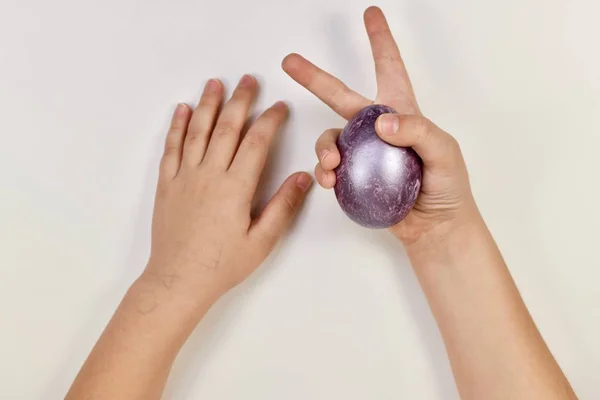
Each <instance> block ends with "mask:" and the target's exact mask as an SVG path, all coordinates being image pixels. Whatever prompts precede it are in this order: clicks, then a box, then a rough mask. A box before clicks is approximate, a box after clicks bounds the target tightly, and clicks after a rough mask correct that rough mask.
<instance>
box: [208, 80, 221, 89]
mask: <svg viewBox="0 0 600 400" xmlns="http://www.w3.org/2000/svg"><path fill="white" fill-rule="evenodd" d="M217 90H219V82H217V81H216V79H210V80H209V81H208V82H206V91H207V92H216V91H217Z"/></svg>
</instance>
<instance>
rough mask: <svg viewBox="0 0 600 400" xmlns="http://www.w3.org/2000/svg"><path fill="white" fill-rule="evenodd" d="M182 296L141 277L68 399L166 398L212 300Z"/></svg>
mask: <svg viewBox="0 0 600 400" xmlns="http://www.w3.org/2000/svg"><path fill="white" fill-rule="evenodd" d="M181 298H182V297H180V296H178V295H174V294H173V293H172V292H171V291H170V290H169V288H167V287H166V286H164V285H163V284H162V283H161V282H160V281H157V280H152V279H147V278H146V277H143V278H140V279H138V280H137V281H136V282H135V283H134V284H133V285H132V286H131V288H130V289H129V290H128V292H127V294H126V295H125V297H124V298H123V300H122V302H121V304H120V306H119V308H118V309H117V311H116V312H115V315H114V316H113V318H112V319H111V321H110V322H109V324H108V325H107V327H106V329H105V330H104V332H103V334H102V336H101V337H100V339H99V340H98V343H97V344H96V346H95V347H94V350H93V351H92V353H91V354H90V356H89V358H88V359H87V361H86V362H85V364H84V366H83V368H82V370H81V372H80V373H79V375H78V376H77V378H76V379H75V382H74V383H73V386H72V387H71V390H70V391H69V393H68V395H67V397H66V399H67V400H75V399H88V398H94V399H95V400H96V399H110V400H119V399H128V400H131V399H144V400H151V399H160V397H161V395H162V392H163V390H164V386H165V383H166V380H167V376H168V374H169V371H170V369H171V366H172V364H173V361H174V360H175V357H176V356H177V353H178V352H179V349H180V348H181V346H182V345H183V344H184V342H185V341H186V339H187V337H188V336H189V334H190V333H191V331H192V330H193V329H194V327H195V325H196V323H197V321H199V320H200V318H201V317H202V315H203V314H204V313H205V312H206V311H207V310H208V308H209V307H210V304H211V302H210V301H208V299H207V301H206V302H205V303H204V304H201V305H194V306H192V305H189V304H185V303H184V302H183V301H182V300H181Z"/></svg>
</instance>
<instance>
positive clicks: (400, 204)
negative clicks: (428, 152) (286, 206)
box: [334, 104, 423, 229]
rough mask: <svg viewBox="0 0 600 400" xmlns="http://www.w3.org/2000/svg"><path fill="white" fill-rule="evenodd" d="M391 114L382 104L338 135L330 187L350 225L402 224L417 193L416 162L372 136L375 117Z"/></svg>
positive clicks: (419, 175) (365, 110)
mask: <svg viewBox="0 0 600 400" xmlns="http://www.w3.org/2000/svg"><path fill="white" fill-rule="evenodd" d="M386 113H396V111H394V109H392V108H390V107H387V106H384V105H379V104H375V105H371V106H368V107H365V108H363V109H362V110H361V111H359V112H358V113H357V114H356V115H355V116H354V117H353V118H352V119H351V120H350V121H348V124H347V125H346V127H345V128H344V129H343V131H342V133H341V134H340V136H339V137H338V140H337V146H338V149H339V151H340V155H341V161H340V165H339V166H338V167H337V168H336V169H335V174H336V184H335V187H334V190H335V195H336V198H337V200H338V203H339V205H340V207H341V208H342V210H343V211H344V213H346V215H347V216H348V217H349V218H350V219H352V220H353V221H354V222H356V223H358V224H359V225H362V226H364V227H366V228H372V229H383V228H388V227H391V226H393V225H396V224H397V223H399V222H400V221H402V220H403V219H404V218H406V216H407V215H408V213H409V212H410V210H411V209H412V208H413V206H414V205H415V202H416V201H417V197H418V195H419V192H420V190H421V181H422V175H423V173H422V165H423V163H422V161H421V158H420V157H419V156H418V155H417V153H416V152H415V151H414V150H413V149H412V148H409V147H396V146H392V145H391V144H388V143H386V142H384V141H383V140H382V139H381V138H380V137H379V136H377V133H376V132H375V121H376V120H377V118H378V117H379V116H380V115H381V114H386Z"/></svg>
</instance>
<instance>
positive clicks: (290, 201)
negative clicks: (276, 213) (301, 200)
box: [282, 194, 298, 214]
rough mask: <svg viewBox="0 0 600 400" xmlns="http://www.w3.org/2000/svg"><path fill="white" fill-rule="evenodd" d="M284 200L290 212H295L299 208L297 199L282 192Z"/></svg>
mask: <svg viewBox="0 0 600 400" xmlns="http://www.w3.org/2000/svg"><path fill="white" fill-rule="evenodd" d="M282 197H283V202H284V204H285V205H286V210H287V212H288V214H295V213H296V211H297V210H298V204H297V201H296V199H295V198H294V197H293V196H292V195H290V194H282Z"/></svg>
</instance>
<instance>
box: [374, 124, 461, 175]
mask: <svg viewBox="0 0 600 400" xmlns="http://www.w3.org/2000/svg"><path fill="white" fill-rule="evenodd" d="M375 130H376V131H377V134H378V135H379V137H380V138H381V139H382V140H384V141H385V142H387V143H389V144H391V145H393V146H399V147H412V148H413V149H414V150H415V151H416V152H417V154H418V155H419V156H420V157H421V158H422V159H423V162H424V163H425V165H427V166H429V167H448V166H451V165H452V164H453V163H454V162H455V161H456V160H457V156H460V149H459V146H458V142H457V141H456V139H454V138H453V137H452V136H450V135H449V134H448V133H446V132H444V131H443V130H441V129H440V128H438V127H437V126H436V125H435V124H434V123H433V122H431V121H430V120H428V119H427V118H425V117H422V116H419V115H399V114H382V115H380V116H379V118H377V121H376V123H375Z"/></svg>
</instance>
